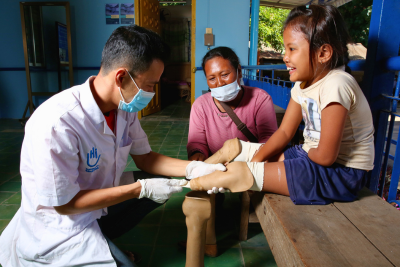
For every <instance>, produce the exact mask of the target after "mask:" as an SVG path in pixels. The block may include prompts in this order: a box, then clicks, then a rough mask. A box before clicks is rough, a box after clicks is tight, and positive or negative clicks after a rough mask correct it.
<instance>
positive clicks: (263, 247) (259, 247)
mask: <svg viewBox="0 0 400 267" xmlns="http://www.w3.org/2000/svg"><path fill="white" fill-rule="evenodd" d="M240 246H241V248H242V249H254V250H270V251H271V248H270V247H269V245H267V246H258V247H250V246H249V247H247V246H244V247H242V245H240Z"/></svg>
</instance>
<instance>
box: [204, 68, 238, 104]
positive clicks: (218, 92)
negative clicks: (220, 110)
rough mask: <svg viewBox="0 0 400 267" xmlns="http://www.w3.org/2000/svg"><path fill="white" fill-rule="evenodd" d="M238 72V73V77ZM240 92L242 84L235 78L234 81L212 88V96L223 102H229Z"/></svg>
mask: <svg viewBox="0 0 400 267" xmlns="http://www.w3.org/2000/svg"><path fill="white" fill-rule="evenodd" d="M237 75H238V73H237V74H236V77H237ZM239 92H240V86H239V84H238V83H237V80H235V81H234V82H233V83H230V84H227V85H224V86H221V87H217V88H213V89H211V96H212V97H214V98H215V99H217V100H218V101H221V102H229V101H231V100H233V99H235V98H236V96H237V95H238V94H239Z"/></svg>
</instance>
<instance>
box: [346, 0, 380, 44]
mask: <svg viewBox="0 0 400 267" xmlns="http://www.w3.org/2000/svg"><path fill="white" fill-rule="evenodd" d="M372 1H373V0H352V1H350V2H348V3H347V4H344V5H343V6H340V7H339V11H340V13H341V14H342V16H343V18H344V20H345V22H346V25H347V28H348V29H349V34H350V36H351V38H352V41H353V42H354V43H362V44H363V45H364V46H365V47H367V45H368V34H369V24H370V20H371V11H372Z"/></svg>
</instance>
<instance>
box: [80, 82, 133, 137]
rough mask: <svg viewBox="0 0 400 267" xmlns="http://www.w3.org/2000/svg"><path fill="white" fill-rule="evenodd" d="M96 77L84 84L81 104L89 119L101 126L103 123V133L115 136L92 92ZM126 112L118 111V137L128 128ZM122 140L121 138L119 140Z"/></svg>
mask: <svg viewBox="0 0 400 267" xmlns="http://www.w3.org/2000/svg"><path fill="white" fill-rule="evenodd" d="M94 77H95V76H90V77H89V78H88V79H87V80H86V82H85V83H84V86H83V90H82V91H81V104H82V107H83V109H84V110H85V111H86V113H87V114H88V115H89V119H90V120H91V122H92V123H93V124H96V125H97V124H100V123H103V129H104V130H103V133H104V134H108V135H114V133H113V132H112V131H111V130H110V128H109V127H108V126H107V121H106V119H105V118H104V115H103V113H102V112H101V110H100V108H99V106H98V105H97V103H96V101H95V100H94V97H93V94H92V91H91V90H90V80H91V79H94ZM125 115H126V114H125V111H122V110H117V121H116V122H117V125H116V126H117V127H116V128H117V135H118V134H119V133H121V134H122V133H123V130H124V129H125V126H126V123H127V122H126V118H125ZM117 137H118V136H117ZM118 139H120V138H118Z"/></svg>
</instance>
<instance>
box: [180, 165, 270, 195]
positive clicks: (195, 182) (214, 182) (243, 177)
mask: <svg viewBox="0 0 400 267" xmlns="http://www.w3.org/2000/svg"><path fill="white" fill-rule="evenodd" d="M251 163H255V162H251ZM257 163H259V162H257ZM261 164H263V165H262V166H263V167H264V163H263V162H261ZM226 169H227V170H226V171H225V172H222V171H215V172H213V173H210V174H208V175H205V176H202V177H198V178H195V179H192V180H190V182H189V183H188V184H187V185H185V187H189V188H190V189H192V190H194V191H207V190H210V189H212V188H213V187H218V188H220V187H223V188H226V189H229V190H230V191H231V192H233V193H235V192H243V191H247V190H249V189H250V188H251V187H252V186H253V184H254V177H253V174H252V172H251V171H250V169H249V167H248V164H247V163H246V162H240V161H238V162H232V163H230V164H228V166H226ZM263 175H264V173H263Z"/></svg>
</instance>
